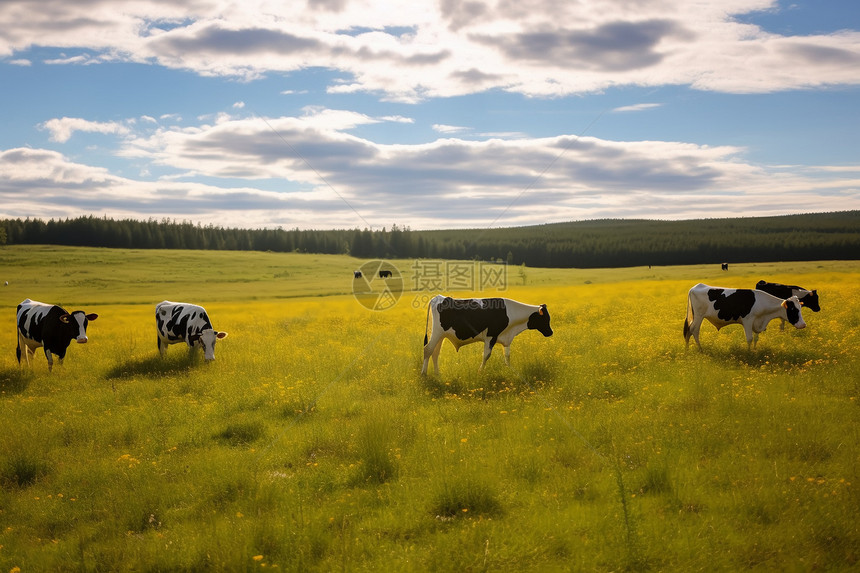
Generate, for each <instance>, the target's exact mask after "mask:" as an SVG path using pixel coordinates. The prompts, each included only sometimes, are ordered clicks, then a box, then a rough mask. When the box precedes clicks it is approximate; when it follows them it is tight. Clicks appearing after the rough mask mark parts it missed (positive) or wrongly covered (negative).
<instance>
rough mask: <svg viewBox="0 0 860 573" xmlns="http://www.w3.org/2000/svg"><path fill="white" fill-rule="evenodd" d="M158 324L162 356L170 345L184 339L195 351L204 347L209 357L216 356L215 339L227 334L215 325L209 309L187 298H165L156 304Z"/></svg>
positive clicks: (159, 348) (209, 358)
mask: <svg viewBox="0 0 860 573" xmlns="http://www.w3.org/2000/svg"><path fill="white" fill-rule="evenodd" d="M155 325H156V327H157V328H158V352H159V353H161V355H162V356H164V354H165V352H167V346H168V345H170V344H176V343H178V342H184V343H186V344H187V345H188V348H189V349H191V350H192V351H193V350H194V348H202V349H203V358H205V359H206V360H215V342H217V341H218V340H220V339H222V338H225V337H226V336H227V333H226V332H218V331H216V330H215V329H213V328H212V323H211V322H210V321H209V315H208V314H206V309H204V308H203V307H202V306H197V305H196V304H188V303H185V302H170V301H169V300H165V301H162V302H160V303H158V304H157V305H155Z"/></svg>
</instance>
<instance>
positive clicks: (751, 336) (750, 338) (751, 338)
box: [744, 325, 758, 350]
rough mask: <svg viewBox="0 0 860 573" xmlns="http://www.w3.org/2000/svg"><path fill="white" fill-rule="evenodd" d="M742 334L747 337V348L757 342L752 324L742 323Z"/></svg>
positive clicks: (752, 346)
mask: <svg viewBox="0 0 860 573" xmlns="http://www.w3.org/2000/svg"><path fill="white" fill-rule="evenodd" d="M744 334H746V337H747V350H750V349H753V348H755V345H756V342H758V332H753V329H752V326H746V325H744Z"/></svg>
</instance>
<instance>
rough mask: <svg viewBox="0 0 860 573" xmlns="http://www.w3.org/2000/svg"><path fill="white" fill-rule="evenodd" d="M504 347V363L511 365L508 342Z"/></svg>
mask: <svg viewBox="0 0 860 573" xmlns="http://www.w3.org/2000/svg"><path fill="white" fill-rule="evenodd" d="M504 349H505V364H506V365H508V366H510V365H511V345H510V344H508V345H507V346H505V347H504Z"/></svg>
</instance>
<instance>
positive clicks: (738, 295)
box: [684, 283, 806, 350]
mask: <svg viewBox="0 0 860 573" xmlns="http://www.w3.org/2000/svg"><path fill="white" fill-rule="evenodd" d="M800 306H801V305H800V301H799V300H798V299H797V297H796V296H792V297H789V298H787V299H782V298H779V297H775V296H773V295H771V294H768V293H766V292H764V291H761V290H754V289H740V288H739V289H735V288H720V287H712V286H708V285H705V284H702V283H699V284H697V285H696V286H694V287H693V288H691V289H690V292H689V294H688V295H687V317H686V319H685V320H684V340H685V341H686V343H687V348H689V347H690V336H692V337H693V338H694V339H695V341H696V345H698V347H699V350H701V349H702V345H701V344H699V328H700V327H701V326H702V321H703V320H704V319H708V321H710V323H711V324H713V325H714V326H716V327H717V330H719V329H721V328H722V327H724V326H726V325H729V324H740V325H742V326H743V327H744V333H745V334H746V337H747V348H749V347H750V345H752V347H753V348H755V345H756V343H757V342H758V335H759V333H760V332H764V331H765V329H766V328H767V325H768V323H769V322H770V321H771V320H773V319H775V318H781V319H783V320H787V321H788V322H789V323H791V324H792V325H794V327H795V328H805V327H806V323H805V322H804V321H803V316H802V315H801V313H800Z"/></svg>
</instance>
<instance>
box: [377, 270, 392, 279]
mask: <svg viewBox="0 0 860 573" xmlns="http://www.w3.org/2000/svg"><path fill="white" fill-rule="evenodd" d="M390 276H391V271H379V278H381V279H384V278H388V277H390Z"/></svg>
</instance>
